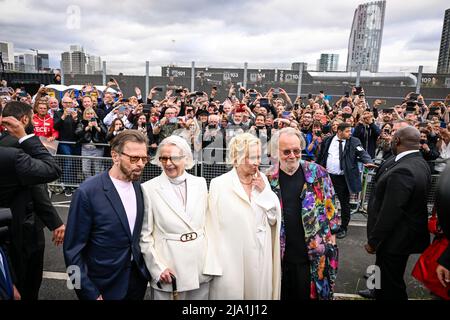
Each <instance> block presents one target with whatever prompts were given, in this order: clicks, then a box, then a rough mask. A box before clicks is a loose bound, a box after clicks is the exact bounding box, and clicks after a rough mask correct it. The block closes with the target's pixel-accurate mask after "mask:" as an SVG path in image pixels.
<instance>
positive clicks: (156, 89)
mask: <svg viewBox="0 0 450 320" xmlns="http://www.w3.org/2000/svg"><path fill="white" fill-rule="evenodd" d="M154 90H155V91H159V92H162V91H163V88H162V87H155V89H154Z"/></svg>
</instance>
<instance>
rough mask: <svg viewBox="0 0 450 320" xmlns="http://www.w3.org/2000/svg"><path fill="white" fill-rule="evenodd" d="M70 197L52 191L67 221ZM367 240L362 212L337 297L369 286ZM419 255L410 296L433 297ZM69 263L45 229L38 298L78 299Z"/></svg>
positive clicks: (343, 245) (341, 243)
mask: <svg viewBox="0 0 450 320" xmlns="http://www.w3.org/2000/svg"><path fill="white" fill-rule="evenodd" d="M70 200H71V197H66V196H65V195H64V194H59V195H53V196H52V202H53V204H54V206H55V208H56V209H57V211H58V213H59V214H60V216H61V218H62V220H63V221H64V222H66V221H67V215H68V210H69V205H70ZM365 243H366V227H365V218H364V216H362V215H355V216H353V217H352V222H351V224H350V226H349V230H348V235H347V237H346V238H344V239H342V240H338V247H339V256H340V261H339V271H338V276H337V281H336V287H335V293H336V294H335V297H336V299H345V300H346V299H349V300H353V299H360V297H359V296H358V295H357V292H358V290H361V289H364V288H366V279H364V277H363V276H364V274H365V272H366V269H367V267H368V266H369V265H372V264H374V263H375V256H372V255H369V254H367V253H366V251H365V250H364V244H365ZM417 259H418V255H413V256H411V257H410V259H409V261H408V266H407V270H406V272H405V282H406V285H407V291H408V296H409V298H410V299H434V298H433V296H431V295H430V294H429V292H428V290H427V289H425V288H424V287H423V286H422V285H421V284H420V283H419V282H417V281H416V280H415V279H414V278H412V277H411V270H412V268H413V267H414V264H415V263H416V261H417ZM65 271H66V267H65V265H64V258H63V252H62V246H60V247H55V246H54V245H53V243H51V233H50V232H49V231H48V230H46V249H45V259H44V279H43V282H42V286H41V290H40V293H39V298H40V299H43V300H72V299H76V295H75V292H74V291H73V290H69V289H68V288H67V283H66V280H65V279H66V274H65ZM146 299H150V290H147V296H146Z"/></svg>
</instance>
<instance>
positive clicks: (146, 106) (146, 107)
mask: <svg viewBox="0 0 450 320" xmlns="http://www.w3.org/2000/svg"><path fill="white" fill-rule="evenodd" d="M152 107H153V105H152V104H143V105H142V112H144V113H148V112H150V111H151V109H152Z"/></svg>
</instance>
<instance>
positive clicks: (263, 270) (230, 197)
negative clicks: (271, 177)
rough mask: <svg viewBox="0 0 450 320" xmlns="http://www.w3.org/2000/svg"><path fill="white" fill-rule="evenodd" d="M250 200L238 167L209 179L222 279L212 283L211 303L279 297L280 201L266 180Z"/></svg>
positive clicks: (210, 205)
mask: <svg viewBox="0 0 450 320" xmlns="http://www.w3.org/2000/svg"><path fill="white" fill-rule="evenodd" d="M262 179H263V180H264V183H265V185H266V187H265V189H264V190H263V191H262V192H258V191H256V190H253V191H252V194H251V197H252V200H251V201H250V199H249V197H248V195H247V194H246V192H245V190H244V188H243V187H242V184H241V183H240V182H239V177H238V174H237V172H236V169H233V170H231V171H230V172H228V173H225V174H223V175H221V176H219V177H217V178H214V179H212V180H211V184H210V190H209V211H210V215H211V219H212V221H213V222H214V223H213V225H214V226H215V229H216V230H218V231H217V235H218V238H219V239H220V240H219V241H217V243H218V244H219V250H220V256H219V259H220V264H221V266H222V268H223V275H222V276H221V277H215V278H214V279H213V280H212V282H211V285H210V299H213V300H216V299H219V300H230V299H231V300H242V299H244V300H247V299H251V300H260V299H264V300H269V299H279V298H280V288H281V260H280V226H281V208H280V201H279V200H278V197H277V196H276V194H275V193H274V192H273V191H272V189H271V188H270V185H269V182H268V180H267V178H266V177H265V176H264V175H262Z"/></svg>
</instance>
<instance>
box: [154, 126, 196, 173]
mask: <svg viewBox="0 0 450 320" xmlns="http://www.w3.org/2000/svg"><path fill="white" fill-rule="evenodd" d="M167 145H173V146H176V147H177V148H178V149H180V151H181V153H182V154H183V156H185V157H186V169H188V170H189V169H191V168H192V167H193V166H194V158H193V156H192V151H191V147H190V146H189V144H188V143H187V142H186V140H185V139H183V138H182V137H180V136H176V135H171V136H169V137H167V138H165V139H164V140H163V141H161V143H160V144H159V146H158V149H157V150H156V155H155V158H154V159H153V160H152V162H151V163H152V164H154V165H157V166H159V167H162V165H161V162H160V161H159V156H160V154H161V148H162V147H164V146H167Z"/></svg>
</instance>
